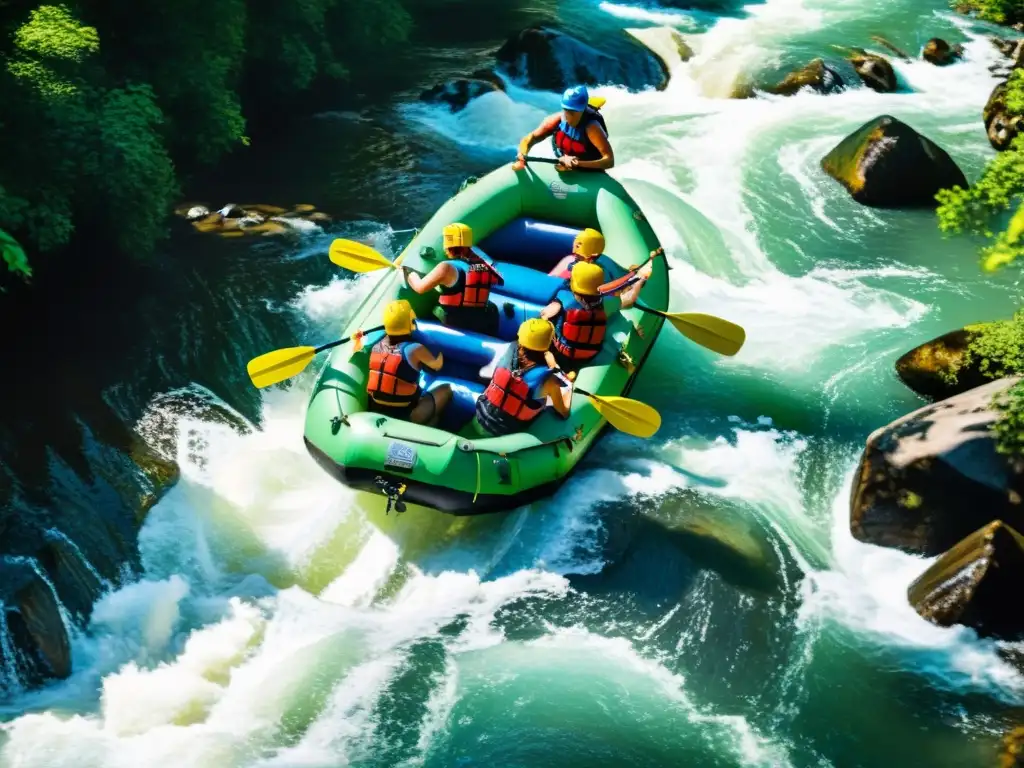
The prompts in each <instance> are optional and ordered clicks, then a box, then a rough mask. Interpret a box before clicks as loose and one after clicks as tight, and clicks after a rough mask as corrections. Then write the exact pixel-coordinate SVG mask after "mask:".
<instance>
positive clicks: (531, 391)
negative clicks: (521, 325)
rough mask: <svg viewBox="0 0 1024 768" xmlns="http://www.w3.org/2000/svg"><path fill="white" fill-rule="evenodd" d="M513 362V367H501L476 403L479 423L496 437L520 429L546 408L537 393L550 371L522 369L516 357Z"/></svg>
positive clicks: (542, 367)
mask: <svg viewBox="0 0 1024 768" xmlns="http://www.w3.org/2000/svg"><path fill="white" fill-rule="evenodd" d="M514 354H515V353H514V352H513V355H514ZM512 360H513V362H512V366H511V367H503V368H498V369H497V370H496V371H495V372H494V376H492V377H491V381H490V383H489V384H488V385H487V389H485V390H484V394H483V396H482V397H481V398H480V399H479V400H478V401H477V406H476V417H477V421H479V422H480V424H481V425H482V426H483V427H484V428H485V429H487V431H488V432H490V433H491V434H494V435H502V434H508V433H509V432H515V431H518V430H521V429H522V428H523V427H524V426H525V425H527V424H529V423H530V422H531V421H533V420H534V419H536V418H537V417H538V416H539V415H540V414H541V412H542V411H543V410H544V407H545V403H544V400H543V399H542V398H540V397H538V391H539V389H540V386H541V384H543V383H544V380H545V379H546V378H547V377H548V375H549V374H550V373H551V371H550V370H548V369H547V368H546V367H545V366H543V365H534V366H531V367H530V368H527V369H526V370H525V371H524V370H520V369H519V368H518V367H517V366H516V358H515V357H513V358H512Z"/></svg>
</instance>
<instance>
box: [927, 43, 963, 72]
mask: <svg viewBox="0 0 1024 768" xmlns="http://www.w3.org/2000/svg"><path fill="white" fill-rule="evenodd" d="M963 55H964V47H963V46H962V45H950V44H949V43H947V42H946V41H945V40H943V39H942V38H941V37H933V38H932V39H931V40H929V41H928V42H927V43H925V44H924V48H923V49H922V50H921V58H922V59H924V60H925V61H927V62H928V63H929V64H934V65H935V66H937V67H945V66H947V65H948V64H952V63H953V62H955V61H957V60H959V59H960V58H961V57H962V56H963Z"/></svg>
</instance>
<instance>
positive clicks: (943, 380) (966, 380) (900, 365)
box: [896, 326, 995, 400]
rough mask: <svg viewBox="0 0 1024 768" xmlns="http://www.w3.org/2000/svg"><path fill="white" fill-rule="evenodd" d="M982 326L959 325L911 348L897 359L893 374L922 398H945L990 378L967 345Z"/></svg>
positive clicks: (991, 377) (976, 385)
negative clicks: (955, 328) (953, 329)
mask: <svg viewBox="0 0 1024 768" xmlns="http://www.w3.org/2000/svg"><path fill="white" fill-rule="evenodd" d="M982 327H984V326H973V327H972V328H970V329H967V328H960V329H958V330H955V331H950V332H949V333H945V334H943V335H942V336H939V337H938V338H935V339H932V340H931V341H926V342H925V343H924V344H921V345H920V346H917V347H914V348H913V349H912V350H910V351H909V352H907V353H906V354H905V355H903V356H902V357H900V359H899V360H897V361H896V374H897V375H898V376H899V377H900V379H901V380H902V381H903V383H904V384H906V385H907V386H908V387H909V388H910V389H912V390H913V391H914V392H916V393H917V394H919V395H921V396H922V397H927V398H929V399H931V400H944V399H945V398H947V397H952V396H953V395H959V394H961V393H962V392H966V391H968V390H970V389H974V388H975V387H980V386H981V385H982V384H985V383H987V382H989V381H991V380H992V379H993V378H995V377H993V376H986V375H985V374H984V373H982V371H981V361H980V360H978V359H976V358H975V357H974V356H973V355H969V354H968V347H969V346H970V344H971V342H972V341H974V340H975V339H976V338H977V337H978V333H979V331H980V329H981V328H982Z"/></svg>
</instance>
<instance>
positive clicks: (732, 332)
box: [658, 312, 747, 357]
mask: <svg viewBox="0 0 1024 768" xmlns="http://www.w3.org/2000/svg"><path fill="white" fill-rule="evenodd" d="M658 314H659V315H661V316H662V317H665V318H667V319H668V321H669V322H670V323H672V325H673V326H674V327H675V329H676V330H677V331H679V332H680V333H681V334H683V336H685V337H686V338H688V339H689V340H690V341H692V342H694V343H696V344H700V345H701V346H702V347H706V348H708V349H710V350H711V351H712V352H717V353H718V354H720V355H726V356H727V357H732V356H733V355H735V354H736V353H737V352H739V351H740V347H742V346H743V342H744V341H746V339H747V332H746V331H744V330H743V328H741V327H740V326H738V325H736V323H730V322H729V321H728V320H723V319H722V318H720V317H715V316H714V315H705V314H703V313H702V312H675V313H673V312H658Z"/></svg>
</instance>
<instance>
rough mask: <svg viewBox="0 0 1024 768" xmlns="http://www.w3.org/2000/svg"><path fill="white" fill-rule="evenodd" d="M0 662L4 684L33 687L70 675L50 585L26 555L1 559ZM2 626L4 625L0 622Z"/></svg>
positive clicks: (67, 646)
mask: <svg viewBox="0 0 1024 768" xmlns="http://www.w3.org/2000/svg"><path fill="white" fill-rule="evenodd" d="M0 611H3V614H4V622H2V623H0V632H4V631H5V630H6V634H7V637H5V638H0V662H2V669H3V670H5V671H7V673H8V676H9V675H10V673H11V672H13V673H14V674H15V675H16V676H17V678H18V679H17V680H16V681H14V680H8V681H6V682H7V686H8V688H10V687H14V686H18V685H20V686H25V687H33V686H36V685H39V684H40V683H42V682H44V681H45V680H47V679H52V678H65V677H68V676H69V675H70V674H71V644H70V642H69V641H68V634H67V628H66V627H65V626H64V621H63V619H62V618H61V615H60V606H59V605H58V603H57V600H56V598H55V597H54V595H53V591H52V590H51V589H50V586H49V585H48V584H47V583H46V581H44V580H43V578H42V577H41V576H40V574H39V572H37V571H36V569H35V567H33V565H32V563H31V561H30V560H29V559H28V558H17V559H15V558H9V557H6V558H3V559H0ZM3 624H6V627H4V626H3Z"/></svg>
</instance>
